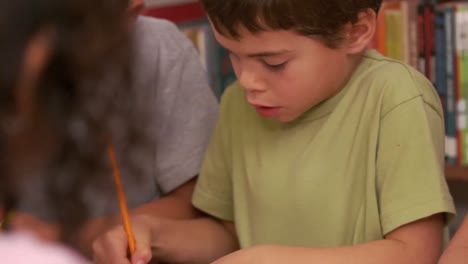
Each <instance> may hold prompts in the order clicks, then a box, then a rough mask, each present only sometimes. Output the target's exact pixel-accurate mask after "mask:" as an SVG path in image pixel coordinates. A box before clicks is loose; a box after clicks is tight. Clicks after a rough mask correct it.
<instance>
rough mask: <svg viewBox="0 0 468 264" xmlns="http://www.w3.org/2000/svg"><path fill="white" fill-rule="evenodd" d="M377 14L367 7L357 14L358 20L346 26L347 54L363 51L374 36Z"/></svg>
mask: <svg viewBox="0 0 468 264" xmlns="http://www.w3.org/2000/svg"><path fill="white" fill-rule="evenodd" d="M376 24H377V14H376V13H375V11H374V10H372V9H368V10H367V11H363V12H361V13H359V15H358V21H357V22H356V23H354V24H352V25H349V26H348V27H347V49H348V53H349V54H356V53H360V52H362V51H364V50H365V49H366V48H367V47H368V45H369V43H370V42H371V41H372V39H373V38H374V34H375V29H376V26H377V25H376Z"/></svg>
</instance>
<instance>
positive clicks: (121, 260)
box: [92, 226, 130, 264]
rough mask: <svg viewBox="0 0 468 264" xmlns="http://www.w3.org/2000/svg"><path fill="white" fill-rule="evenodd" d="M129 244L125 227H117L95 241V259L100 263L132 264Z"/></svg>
mask: <svg viewBox="0 0 468 264" xmlns="http://www.w3.org/2000/svg"><path fill="white" fill-rule="evenodd" d="M127 246H128V243H127V237H126V235H125V231H124V229H123V227H122V226H118V227H115V228H113V229H111V230H110V231H108V232H107V233H106V234H104V235H102V236H101V237H99V238H98V239H96V240H95V241H94V242H93V246H92V247H93V258H94V261H95V263H99V264H130V261H129V260H128V258H127Z"/></svg>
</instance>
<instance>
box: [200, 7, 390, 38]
mask: <svg viewBox="0 0 468 264" xmlns="http://www.w3.org/2000/svg"><path fill="white" fill-rule="evenodd" d="M200 2H201V4H202V6H203V8H204V10H205V12H206V13H207V14H208V16H209V18H210V20H211V22H212V23H213V25H214V27H215V28H216V30H217V31H218V32H219V33H221V34H223V35H225V36H228V37H231V38H234V39H238V38H239V37H240V35H239V27H240V26H242V27H245V28H246V29H247V30H248V31H250V32H251V33H254V34H255V33H258V32H261V31H266V30H293V31H295V32H296V33H298V34H299V35H303V36H313V37H318V38H319V39H321V40H323V41H324V43H325V44H326V45H328V46H330V47H336V46H338V45H339V43H340V41H341V40H342V39H343V37H342V34H341V33H342V29H343V26H344V25H345V24H347V23H355V22H356V21H357V19H358V14H359V13H360V12H363V11H366V10H368V9H372V10H374V11H375V12H378V10H379V8H380V5H381V4H382V0H222V1H220V0H200Z"/></svg>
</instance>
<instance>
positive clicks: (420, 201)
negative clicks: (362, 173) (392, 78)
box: [377, 96, 455, 234]
mask: <svg viewBox="0 0 468 264" xmlns="http://www.w3.org/2000/svg"><path fill="white" fill-rule="evenodd" d="M377 188H378V192H379V206H380V218H381V224H382V229H383V232H384V234H388V233H389V232H391V231H393V230H394V229H396V228H398V227H400V226H402V225H404V224H408V223H411V222H414V221H416V220H418V219H422V218H425V217H428V216H431V215H433V214H437V213H446V216H449V217H451V216H452V215H453V214H454V213H455V209H454V204H453V200H452V198H451V196H450V193H449V190H448V187H447V183H446V180H445V177H444V122H443V117H442V116H441V114H440V111H438V110H437V107H433V106H432V105H430V104H427V103H426V102H425V101H424V100H423V97H422V96H416V97H413V98H411V99H409V100H407V101H404V102H402V103H400V104H399V105H397V106H395V107H394V108H393V109H391V110H390V111H389V112H388V113H385V115H384V116H383V117H382V119H381V127H380V132H379V145H378V152H377Z"/></svg>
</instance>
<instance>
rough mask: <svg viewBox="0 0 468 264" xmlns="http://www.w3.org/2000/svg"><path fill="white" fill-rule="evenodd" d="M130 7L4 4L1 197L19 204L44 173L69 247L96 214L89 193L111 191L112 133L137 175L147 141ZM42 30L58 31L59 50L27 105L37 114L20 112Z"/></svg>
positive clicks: (116, 3) (29, 0) (33, 1)
mask: <svg viewBox="0 0 468 264" xmlns="http://www.w3.org/2000/svg"><path fill="white" fill-rule="evenodd" d="M127 7H128V0H40V1H38V0H14V1H5V0H2V1H0V39H1V41H0V148H1V151H0V166H1V167H0V169H1V170H0V203H1V204H3V207H5V208H8V209H13V210H14V209H15V207H16V206H17V204H18V201H19V200H20V199H22V198H23V197H25V196H28V193H25V190H27V188H26V187H25V186H26V185H27V184H28V182H31V181H33V180H34V181H35V182H37V180H38V179H39V180H40V182H42V183H43V186H44V188H43V190H42V191H43V192H44V194H45V196H46V200H45V203H46V205H47V208H48V210H49V212H50V213H51V214H52V215H53V221H54V222H57V223H58V224H59V225H60V227H61V229H62V235H63V236H62V239H63V241H65V242H67V243H71V244H73V243H74V236H75V235H77V234H76V233H75V232H76V230H78V228H79V227H80V225H81V224H82V223H83V221H85V220H86V219H87V217H88V216H89V211H90V208H91V204H92V203H93V201H90V196H92V195H90V194H89V192H103V193H112V194H113V188H112V187H113V185H112V184H113V182H112V176H111V170H110V168H109V163H108V156H107V152H106V150H107V146H108V144H109V142H110V140H109V139H111V138H113V139H114V140H118V141H119V142H123V144H121V145H119V148H118V150H119V151H121V152H122V153H126V156H125V157H126V158H125V159H122V160H121V161H120V162H121V165H123V166H125V167H126V168H127V169H128V170H130V173H131V174H132V175H138V173H139V168H138V166H137V163H138V160H137V159H138V156H139V155H140V156H141V155H142V153H141V151H144V149H143V148H142V146H144V145H145V144H144V143H143V142H144V137H143V135H141V134H140V132H139V131H138V129H137V126H136V125H135V124H137V123H139V122H142V120H141V119H142V118H143V116H144V115H141V113H136V111H134V109H135V105H134V102H133V101H132V100H131V98H132V97H131V89H130V88H129V87H130V83H131V73H130V67H129V65H130V61H131V57H132V56H131V52H130V50H131V49H130V44H129V43H130V42H129V36H128V35H129V34H128V32H127V31H128V28H127V22H128V21H127V20H126V18H127V17H126V10H127ZM44 29H47V30H48V31H49V32H53V34H51V35H52V36H53V37H52V38H51V47H52V48H51V49H52V52H51V54H50V57H49V59H48V61H47V64H46V65H45V69H44V71H43V74H42V75H41V78H40V79H39V81H38V83H37V84H36V85H35V89H34V90H35V92H36V93H35V95H34V96H33V97H32V98H33V100H32V101H31V102H30V104H31V105H30V106H28V107H30V108H31V109H33V113H34V114H33V115H32V116H31V118H29V119H24V118H23V119H21V118H20V117H19V116H18V111H17V109H18V106H17V98H16V97H17V92H16V89H18V84H19V83H20V81H21V78H22V76H21V71H22V67H23V65H22V62H23V59H24V58H23V56H24V52H25V50H26V48H27V46H28V43H30V41H31V39H32V37H33V36H34V35H35V34H38V33H39V32H41V30H44ZM110 73H112V74H110ZM110 77H112V78H110ZM104 84H105V85H104ZM1 204H0V208H1V207H2V205H1Z"/></svg>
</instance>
